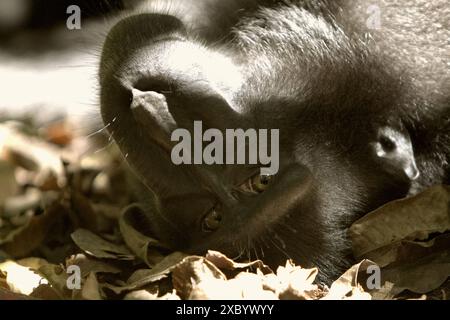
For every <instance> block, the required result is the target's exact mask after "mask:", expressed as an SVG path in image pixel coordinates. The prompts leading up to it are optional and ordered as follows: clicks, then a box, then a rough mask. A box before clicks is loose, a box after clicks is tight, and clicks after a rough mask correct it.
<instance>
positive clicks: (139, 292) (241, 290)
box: [0, 121, 450, 300]
mask: <svg viewBox="0 0 450 320" xmlns="http://www.w3.org/2000/svg"><path fill="white" fill-rule="evenodd" d="M89 150H90V147H89V141H88V139H87V138H86V137H78V136H74V134H73V130H72V127H71V125H70V124H68V123H66V122H64V121H60V122H55V123H52V124H48V125H46V126H41V127H37V126H35V125H33V124H32V123H30V122H27V121H3V122H0V182H1V183H0V300H2V299H89V300H97V299H439V300H446V299H450V278H449V277H450V234H449V231H450V209H449V208H450V206H449V204H450V187H447V186H435V187H432V188H430V189H429V190H426V191H424V192H423V193H421V194H419V195H417V196H415V197H412V198H408V199H402V200H398V201H394V202H392V203H389V204H387V205H385V206H383V207H381V208H379V209H378V210H376V211H374V212H372V213H370V214H368V215H366V216H365V217H364V218H362V219H361V220H359V221H357V222H356V223H355V224H354V225H353V226H352V227H351V228H350V230H349V235H350V238H351V240H352V243H353V251H354V255H355V257H357V260H358V261H361V262H360V263H358V264H356V265H355V266H353V267H352V268H351V269H349V270H348V271H347V272H346V273H345V274H343V275H342V277H340V278H339V279H338V280H336V282H334V283H333V284H332V285H331V286H330V287H328V286H326V285H323V284H320V283H316V281H315V280H316V276H317V274H318V270H317V269H315V268H313V269H304V268H302V267H300V266H296V265H295V264H294V263H293V262H292V261H287V262H286V265H284V266H280V267H279V268H278V269H277V270H271V269H270V268H269V267H267V266H266V265H265V264H264V261H248V262H241V263H236V262H234V261H232V260H230V259H229V258H227V257H226V256H224V255H223V254H221V253H219V252H215V251H210V252H208V254H207V255H206V256H189V255H186V254H184V253H181V252H168V251H167V250H165V249H164V248H163V246H162V245H161V244H160V243H159V242H158V241H157V240H156V239H153V238H151V237H149V236H148V235H147V234H145V233H144V232H142V231H141V230H140V228H139V219H140V209H139V207H138V206H137V205H134V204H133V203H134V199H133V196H132V194H130V192H129V189H128V188H127V187H126V186H127V174H126V170H125V164H124V163H123V161H122V158H121V156H120V155H119V153H118V151H117V150H116V148H115V147H114V145H111V144H110V145H109V146H108V147H105V148H102V149H99V150H96V151H95V152H88V151H89Z"/></svg>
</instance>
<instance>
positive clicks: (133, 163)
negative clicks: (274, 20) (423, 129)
mask: <svg viewBox="0 0 450 320" xmlns="http://www.w3.org/2000/svg"><path fill="white" fill-rule="evenodd" d="M302 18H303V19H306V20H307V21H305V23H307V25H305V28H306V27H307V28H310V29H309V30H306V31H305V32H306V33H308V34H306V33H305V34H298V32H297V33H295V34H293V35H292V39H291V40H292V41H290V40H289V39H287V40H286V35H283V36H281V35H280V38H277V37H276V35H275V36H274V35H273V34H271V32H270V28H271V27H270V25H267V24H266V25H265V27H264V28H263V27H259V26H257V25H256V26H255V25H249V26H243V27H242V29H241V31H240V32H241V33H242V34H240V35H239V36H240V39H241V40H240V44H239V45H237V44H235V45H233V46H231V45H230V48H228V49H225V48H223V47H222V48H221V49H220V50H215V49H211V48H209V49H207V48H205V47H204V46H201V45H199V44H197V43H195V42H194V41H192V40H191V39H190V37H189V35H188V33H187V32H186V30H185V28H184V26H183V24H182V23H181V22H180V21H179V20H178V19H176V18H174V17H171V16H166V15H157V14H142V15H137V16H132V17H129V18H126V19H124V20H122V21H121V22H119V23H118V24H117V25H116V26H115V27H114V28H113V29H112V30H111V32H110V33H109V35H108V37H107V40H106V43H105V45H104V49H103V54H102V61H101V68H100V82H101V83H100V84H101V111H102V116H103V119H104V122H105V124H106V125H107V126H108V128H109V130H110V133H111V134H112V136H113V137H114V139H115V141H116V142H117V144H118V146H119V148H120V149H121V151H122V153H123V155H124V156H125V158H126V159H127V161H128V163H129V165H130V167H131V168H132V170H133V171H134V173H135V174H136V176H137V177H138V178H139V180H140V183H141V187H140V189H139V192H138V193H139V194H138V196H139V197H140V198H141V199H142V203H143V204H144V207H145V211H146V213H147V217H148V220H149V223H150V224H151V232H152V234H153V236H156V237H158V238H159V239H160V240H161V241H162V242H163V243H165V245H167V246H168V247H170V248H172V249H176V250H183V251H187V252H192V253H202V252H204V251H206V250H208V249H215V250H220V251H222V252H224V253H226V254H228V255H230V256H231V257H238V256H242V255H244V258H248V257H251V258H256V257H259V258H264V261H265V262H266V263H269V264H271V265H274V266H275V265H279V264H284V262H285V261H286V259H288V258H292V259H294V260H295V261H296V262H298V263H300V264H302V265H316V266H318V267H320V268H321V269H322V270H323V271H324V272H325V273H326V276H330V275H334V274H335V273H336V271H337V270H340V268H341V267H342V266H344V265H346V264H347V261H348V260H346V259H345V255H347V254H349V251H348V248H349V246H348V244H347V240H346V237H345V232H346V228H347V227H348V226H349V224H350V223H351V222H352V221H354V220H355V218H356V217H358V216H360V215H362V214H364V213H366V212H368V211H369V210H372V209H374V208H376V207H377V206H379V205H381V204H383V203H385V202H387V201H389V200H392V199H395V198H398V197H402V196H404V195H405V194H406V193H407V192H408V189H409V187H410V184H411V181H412V180H414V179H415V178H417V176H418V170H417V167H416V163H415V158H414V152H413V147H412V143H411V140H410V137H409V135H408V131H407V130H406V129H405V128H404V126H403V124H402V123H401V122H400V121H398V120H397V118H396V114H395V113H390V110H391V107H392V106H393V105H394V104H401V101H400V100H401V97H400V96H399V95H398V91H397V89H398V85H397V84H396V83H395V81H393V80H392V79H391V78H389V77H388V76H387V74H388V73H385V72H384V71H383V69H382V68H379V67H378V66H377V64H376V63H375V62H374V61H371V60H370V59H369V58H368V56H367V55H365V53H364V52H363V50H361V51H359V50H358V49H357V48H355V47H354V45H353V43H352V41H351V40H350V39H347V38H346V37H345V35H344V34H343V33H342V32H340V31H339V30H335V29H333V28H332V27H329V26H326V25H325V24H324V23H323V22H322V21H317V19H316V20H314V19H313V18H312V17H309V16H305V17H302ZM308 19H310V20H308ZM272 28H275V26H272ZM297 31H298V30H297ZM312 35H313V36H312ZM252 37H255V39H253V38H252ZM264 37H266V38H267V40H268V41H263V40H264V39H263V38H264ZM261 39H263V40H261ZM269 40H270V41H269ZM277 41H279V43H278V42H277ZM282 41H286V43H282ZM252 43H253V45H252ZM255 43H259V44H255ZM320 45H322V46H320ZM300 49H301V50H300ZM320 50H322V51H320ZM237 52H239V53H237ZM195 121H201V123H202V126H203V132H205V131H206V130H207V129H214V130H213V131H210V133H212V134H211V135H210V136H209V137H207V138H205V137H206V136H205V137H204V138H205V139H204V141H203V142H200V144H199V145H197V147H200V149H201V150H202V151H205V150H207V149H206V148H207V147H208V145H209V144H210V143H211V142H217V139H220V137H223V139H226V130H227V129H243V130H244V131H246V130H248V129H255V130H256V132H261V131H258V130H264V129H268V130H273V129H278V130H279V140H278V141H275V144H273V143H272V142H274V141H271V139H269V140H268V146H269V150H268V151H269V152H268V155H270V151H271V150H270V149H271V146H272V147H273V146H275V147H279V148H278V150H276V151H274V149H273V148H272V152H275V153H277V154H278V156H279V157H278V159H277V160H279V165H278V166H277V167H278V168H277V169H278V170H277V172H276V173H274V174H271V175H261V174H260V173H261V168H262V167H267V166H266V165H262V164H261V163H248V162H247V163H246V164H226V163H227V162H226V157H227V154H226V153H227V152H226V150H224V151H223V153H222V154H221V152H220V150H218V149H217V150H215V151H214V152H212V153H209V154H213V155H214V156H217V159H220V158H221V157H222V158H223V159H224V160H223V164H220V160H218V161H217V162H216V163H215V164H205V159H200V160H201V161H200V162H198V161H197V162H198V164H195V163H194V162H196V159H194V158H195V155H194V151H193V152H192V154H193V155H192V157H191V160H192V164H191V165H189V164H176V163H174V161H173V157H171V155H172V152H173V148H174V147H175V143H174V142H173V141H171V136H172V134H173V132H174V130H176V129H184V131H182V132H184V133H190V136H191V137H192V141H191V143H192V145H193V147H192V149H194V144H195V143H196V142H195V141H194V140H195V138H194V137H195V135H196V132H195V127H194V122H195ZM262 132H264V131H262ZM268 132H270V131H268ZM269 136H270V134H269ZM213 137H214V138H213ZM259 138H261V137H260V136H259ZM207 140H209V141H207ZM259 142H260V141H259ZM219 145H220V144H219ZM223 145H224V146H225V145H226V142H225V141H223ZM258 146H259V145H258ZM246 147H254V145H251V143H249V140H247V144H246ZM237 151H238V150H237ZM247 151H248V149H247ZM259 151H260V150H259ZM266 151H267V150H266ZM205 152H206V151H205ZM238 152H239V151H238ZM273 156H274V154H272V159H274V158H273ZM197 160H199V159H197ZM246 160H248V157H247V158H246ZM200 163H201V164H200Z"/></svg>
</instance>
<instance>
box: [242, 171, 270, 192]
mask: <svg viewBox="0 0 450 320" xmlns="http://www.w3.org/2000/svg"><path fill="white" fill-rule="evenodd" d="M271 181H272V176H268V175H259V174H257V175H255V176H253V177H251V178H250V179H248V180H247V181H245V183H243V184H242V185H240V186H239V188H240V189H241V190H243V191H246V192H250V193H262V192H264V191H266V190H267V188H268V187H269V185H270V182H271Z"/></svg>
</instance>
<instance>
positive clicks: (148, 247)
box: [119, 205, 169, 267]
mask: <svg viewBox="0 0 450 320" xmlns="http://www.w3.org/2000/svg"><path fill="white" fill-rule="evenodd" d="M140 221H145V220H144V219H143V217H142V210H141V209H140V207H139V206H138V205H131V206H129V207H127V208H125V209H124V211H123V214H122V215H121V218H120V219H119V227H120V232H121V233H122V236H123V239H124V241H125V243H126V244H127V246H128V247H129V248H130V249H131V251H132V252H133V253H134V254H135V255H136V256H137V257H139V258H141V259H142V260H143V261H144V262H145V263H146V264H147V265H148V266H149V267H153V266H154V265H155V264H157V263H159V262H160V261H162V260H163V259H164V255H163V252H166V253H167V252H168V251H169V250H168V249H167V248H165V247H164V246H163V245H162V244H161V243H160V242H159V241H157V240H155V239H152V238H150V237H148V236H146V235H144V234H143V233H142V232H141V231H139V228H138V226H139V222H140Z"/></svg>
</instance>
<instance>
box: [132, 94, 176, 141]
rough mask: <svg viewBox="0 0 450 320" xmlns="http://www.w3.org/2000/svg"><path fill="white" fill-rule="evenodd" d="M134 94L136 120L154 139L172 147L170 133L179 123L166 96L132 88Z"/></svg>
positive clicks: (133, 105) (133, 108)
mask: <svg viewBox="0 0 450 320" xmlns="http://www.w3.org/2000/svg"><path fill="white" fill-rule="evenodd" d="M132 96H133V100H132V102H131V106H130V107H131V112H132V113H133V116H134V119H135V120H136V122H137V123H138V124H140V125H141V126H142V127H143V129H144V131H145V132H147V133H148V134H150V135H151V138H152V139H155V140H156V142H158V143H159V144H160V145H161V146H163V147H164V148H166V149H170V148H171V147H172V144H171V142H170V135H171V133H172V132H173V131H174V130H175V129H176V128H177V124H176V122H175V120H174V118H173V117H172V115H171V114H170V112H169V107H168V105H167V101H166V97H165V96H164V95H162V94H159V93H157V92H154V91H146V92H142V91H140V90H138V89H132Z"/></svg>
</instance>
